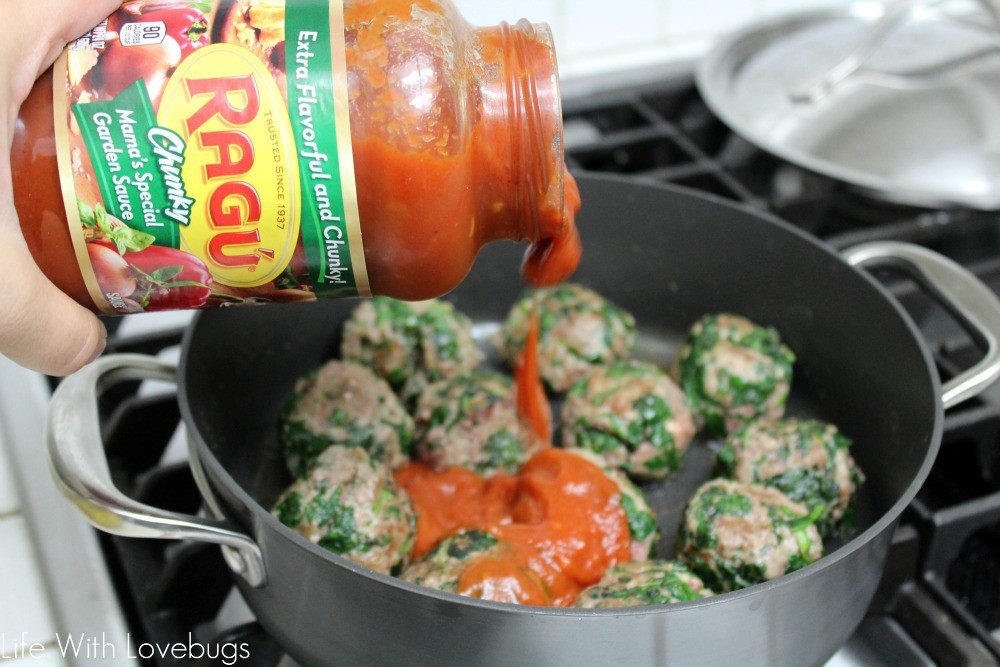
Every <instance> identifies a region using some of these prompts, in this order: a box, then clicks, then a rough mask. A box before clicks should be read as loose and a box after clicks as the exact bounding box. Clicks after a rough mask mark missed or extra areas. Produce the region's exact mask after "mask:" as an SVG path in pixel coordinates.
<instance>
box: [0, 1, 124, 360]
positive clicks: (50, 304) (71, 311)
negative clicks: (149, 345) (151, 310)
mask: <svg viewBox="0 0 1000 667" xmlns="http://www.w3.org/2000/svg"><path fill="white" fill-rule="evenodd" d="M119 4H120V0H87V1H86V2H78V1H77V0H9V1H8V2H5V3H4V20H5V22H6V23H7V24H8V25H10V26H16V28H15V29H13V30H11V31H9V32H8V34H7V35H6V36H5V38H4V39H3V40H2V41H0V148H2V153H0V269H2V270H0V353H2V354H3V355H5V356H7V357H9V358H10V359H12V360H13V361H15V362H17V363H18V364H21V365H22V366H25V367H27V368H31V369H33V370H37V371H41V372H43V373H47V374H50V375H67V374H69V373H72V372H74V371H76V370H78V369H79V368H80V367H82V366H84V365H85V364H87V363H89V362H90V361H92V360H93V359H94V358H95V357H96V356H97V355H99V354H100V353H101V352H102V351H103V350H104V345H105V341H106V339H107V332H106V331H105V330H104V325H102V324H101V322H100V321H99V320H98V319H97V317H96V316H95V315H94V314H93V313H91V312H90V311H88V310H87V309H85V308H83V307H82V306H80V305H79V304H77V303H76V302H75V301H73V300H72V299H71V298H69V297H68V296H66V295H65V294H63V293H62V292H61V291H60V290H59V289H58V288H56V287H55V285H53V284H52V283H51V282H50V281H49V279H48V278H46V277H45V275H44V274H43V273H42V272H41V271H40V270H39V269H38V267H37V266H36V265H35V262H34V260H33V259H32V257H31V255H30V253H29V252H28V247H27V244H26V243H25V242H24V238H23V236H22V235H21V229H20V225H19V223H18V218H17V212H16V211H15V209H14V193H13V187H12V185H11V164H10V151H11V143H12V141H13V136H14V123H15V122H16V121H17V113H18V109H20V108H21V104H22V103H23V102H24V100H25V98H27V96H28V93H29V92H30V91H31V87H32V85H33V84H34V82H35V79H37V78H38V77H39V76H40V75H41V74H42V73H43V72H44V71H45V70H46V69H48V67H49V66H50V65H51V64H52V63H53V62H55V60H56V58H57V57H58V56H59V54H60V53H62V50H63V48H64V47H65V46H66V44H67V43H69V42H71V41H72V40H74V39H76V38H77V37H78V36H80V35H81V34H83V33H85V32H86V31H87V30H90V29H91V28H93V27H94V26H95V25H97V24H98V23H100V22H101V21H102V20H103V19H104V18H105V17H107V16H109V15H110V14H112V13H113V12H114V11H115V10H116V9H117V8H118V6H119ZM15 168H16V167H15Z"/></svg>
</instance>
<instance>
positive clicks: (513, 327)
mask: <svg viewBox="0 0 1000 667" xmlns="http://www.w3.org/2000/svg"><path fill="white" fill-rule="evenodd" d="M535 304H537V306H538V324H539V327H538V357H539V359H538V364H539V370H540V372H541V375H542V379H543V380H545V382H546V383H547V384H548V386H549V387H551V388H552V389H553V390H555V391H566V390H567V389H569V388H570V387H571V386H573V383H574V382H576V381H577V380H579V379H580V378H582V377H583V376H584V375H587V374H588V373H589V372H590V371H591V370H593V368H594V367H595V366H600V365H602V364H609V363H611V362H613V361H616V360H618V359H623V358H625V357H627V356H628V355H629V354H630V353H631V352H632V348H633V347H635V340H636V338H635V319H634V318H633V317H632V315H630V314H629V313H627V312H625V311H624V310H622V309H621V308H619V307H618V306H616V305H614V304H613V303H611V302H610V301H608V300H607V299H605V298H604V297H602V296H601V295H600V294H598V293H597V292H594V291H592V290H589V289H587V288H586V287H582V286H580V285H574V284H571V283H565V284H563V285H559V286H558V287H552V288H545V289H539V290H534V291H532V292H529V293H527V294H526V295H525V296H523V297H522V298H521V299H520V300H519V301H518V302H517V303H516V304H514V307H513V308H512V309H511V311H510V314H509V315H508V316H507V321H506V322H505V324H504V325H503V328H502V329H501V330H500V332H499V333H498V335H497V338H496V340H495V343H496V345H497V348H498V349H499V350H500V354H501V355H503V356H504V357H505V358H506V359H507V361H508V362H509V363H510V364H511V365H513V364H514V363H515V361H516V360H517V357H518V356H519V355H520V353H521V349H522V348H523V347H524V340H525V338H527V335H528V327H529V322H530V315H531V311H532V308H533V307H534V306H535Z"/></svg>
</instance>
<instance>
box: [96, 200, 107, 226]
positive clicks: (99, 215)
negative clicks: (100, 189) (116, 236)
mask: <svg viewBox="0 0 1000 667" xmlns="http://www.w3.org/2000/svg"><path fill="white" fill-rule="evenodd" d="M94 219H95V220H96V221H97V226H98V227H100V228H101V229H105V227H107V225H108V212H107V211H105V210H104V207H103V206H102V205H100V204H98V205H97V206H95V207H94ZM105 231H107V230H105Z"/></svg>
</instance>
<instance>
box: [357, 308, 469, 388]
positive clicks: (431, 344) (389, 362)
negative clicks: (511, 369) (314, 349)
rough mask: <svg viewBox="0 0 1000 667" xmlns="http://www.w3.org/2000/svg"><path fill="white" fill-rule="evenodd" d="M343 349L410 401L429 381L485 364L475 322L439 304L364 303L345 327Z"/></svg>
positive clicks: (451, 375)
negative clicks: (473, 323) (473, 333)
mask: <svg viewBox="0 0 1000 667" xmlns="http://www.w3.org/2000/svg"><path fill="white" fill-rule="evenodd" d="M340 351H341V356H342V357H343V358H344V359H349V360H351V361H355V362H357V363H359V364H362V365H363V366H367V367H369V368H371V369H372V370H373V371H375V373H376V374H377V375H379V376H381V377H383V378H385V379H386V380H387V381H388V382H389V384H390V385H391V386H392V388H393V390H394V391H396V392H397V393H399V394H400V396H402V397H403V399H404V400H405V401H406V402H407V403H409V402H411V401H413V400H416V397H417V396H418V395H419V394H420V392H421V391H422V390H423V388H424V387H425V386H427V384H428V383H430V382H434V381H436V380H443V379H445V378H449V377H453V376H455V375H458V374H460V373H463V372H465V371H470V370H472V369H473V368H475V367H476V366H478V365H479V363H480V362H481V361H482V360H483V353H482V350H480V349H479V348H478V347H477V346H476V341H475V340H474V339H473V338H472V322H471V321H470V320H469V318H467V317H466V316H465V315H463V314H462V313H460V312H458V311H456V310H455V308H454V307H453V306H452V305H451V304H450V303H448V302H446V301H438V300H431V301H419V302H415V303H408V302H405V301H397V300H396V299H390V298H388V297H375V298H374V299H371V300H370V301H365V302H364V303H362V304H361V305H360V306H358V307H357V308H356V309H355V310H354V313H353V314H352V315H351V317H350V319H349V320H348V321H347V323H346V324H345V325H344V337H343V341H342V343H341V348H340Z"/></svg>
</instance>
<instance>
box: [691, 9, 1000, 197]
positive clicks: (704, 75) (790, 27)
mask: <svg viewBox="0 0 1000 667" xmlns="http://www.w3.org/2000/svg"><path fill="white" fill-rule="evenodd" d="M872 7H873V6H872V4H871V3H867V4H866V3H857V4H852V5H850V6H848V7H843V8H834V9H818V10H805V11H802V12H796V13H793V14H785V15H781V16H776V17H774V18H771V19H767V20H765V21H762V22H759V23H755V24H752V25H749V26H747V27H745V28H742V29H739V30H737V31H735V32H733V33H730V34H728V35H727V36H725V37H723V38H722V39H721V40H719V41H717V42H716V43H715V44H714V45H713V47H712V48H711V49H710V51H709V53H708V54H707V55H706V56H705V57H704V58H703V59H702V60H701V61H700V62H699V64H698V67H697V69H696V72H695V81H696V84H697V87H698V90H699V92H700V94H701V96H702V98H703V99H704V101H705V103H706V104H707V105H708V107H709V109H710V110H711V111H712V113H713V114H715V115H716V116H717V117H718V118H719V119H721V120H722V121H723V122H724V123H725V124H726V125H727V126H729V127H730V128H731V129H732V130H733V131H734V132H736V134H738V135H740V136H742V137H743V138H745V139H746V140H747V141H750V142H751V143H753V144H755V145H757V146H759V147H760V148H762V149H764V150H765V151H767V152H769V153H771V154H773V155H775V156H777V157H779V158H781V159H783V160H785V161H787V162H789V163H792V164H794V165H797V166H800V167H803V168H805V169H807V170H809V171H812V172H814V173H817V174H821V175H824V176H828V177H830V178H833V179H836V180H838V181H841V182H843V183H847V184H849V185H851V186H853V187H856V188H858V189H860V190H862V191H865V192H867V193H868V194H870V195H871V196H873V197H875V198H878V199H883V200H886V201H890V202H894V203H899V204H908V205H915V206H928V207H954V206H962V207H971V208H976V209H981V210H996V209H998V208H1000V188H996V187H994V188H993V189H991V190H988V191H984V192H973V191H962V190H959V189H956V188H954V187H952V188H949V187H947V186H935V185H934V184H933V182H926V181H921V184H920V186H919V187H917V186H915V185H909V186H908V185H906V184H903V183H899V182H895V181H893V180H892V179H890V178H886V177H881V176H879V175H877V174H874V173H868V172H866V171H864V170H863V169H860V168H855V167H851V166H845V165H842V164H839V163H838V162H836V161H835V160H833V159H826V158H823V157H818V156H816V155H813V154H811V153H809V152H808V151H807V150H805V149H802V148H801V147H798V148H797V147H792V146H789V145H787V144H786V143H782V142H781V141H779V140H776V139H774V138H773V137H771V136H768V135H767V133H766V132H763V131H759V130H758V129H754V128H752V127H750V124H751V123H750V120H748V119H747V117H745V115H744V114H741V113H740V111H739V106H740V105H739V104H738V103H736V102H734V100H733V99H732V96H731V95H730V94H729V92H728V91H729V89H730V88H731V86H730V85H729V84H730V81H731V80H734V79H736V78H738V76H739V74H738V70H739V69H740V66H741V65H742V64H743V63H745V62H746V61H747V60H748V59H749V58H744V57H742V56H750V57H752V56H753V55H754V54H755V53H757V52H759V50H760V49H759V47H761V45H762V44H763V42H764V41H765V40H770V39H772V38H774V39H777V38H780V37H782V36H787V35H790V34H792V33H795V32H796V31H799V30H802V29H805V28H808V27H810V26H814V25H819V24H822V23H825V22H832V21H836V20H842V19H855V20H858V21H866V22H868V23H872V22H873V20H872ZM755 47H757V50H756V51H752V52H751V51H750V50H751V49H754V48H755ZM789 92H791V91H789Z"/></svg>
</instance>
